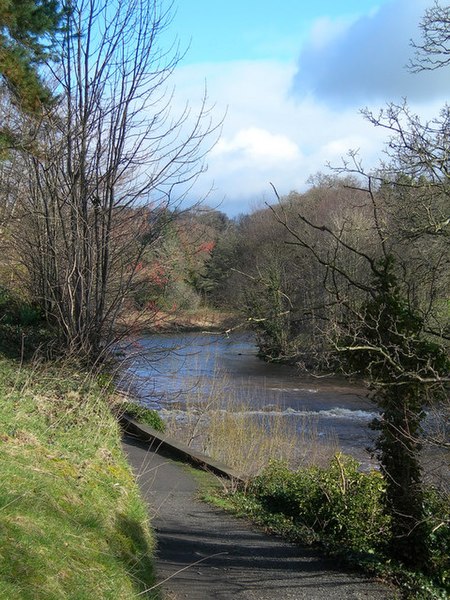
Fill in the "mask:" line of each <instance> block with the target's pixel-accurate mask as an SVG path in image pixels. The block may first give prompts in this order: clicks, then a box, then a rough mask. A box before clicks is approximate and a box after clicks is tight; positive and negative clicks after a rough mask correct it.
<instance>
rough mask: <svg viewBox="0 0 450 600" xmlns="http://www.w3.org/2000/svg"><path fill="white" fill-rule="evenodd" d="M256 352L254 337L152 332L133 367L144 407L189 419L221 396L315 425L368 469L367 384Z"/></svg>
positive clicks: (227, 402) (252, 412)
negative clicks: (311, 372) (304, 370)
mask: <svg viewBox="0 0 450 600" xmlns="http://www.w3.org/2000/svg"><path fill="white" fill-rule="evenodd" d="M256 350H257V349H256V346H255V344H254V341H253V337H252V336H251V334H233V335H230V336H228V337H226V336H223V335H214V334H197V333H189V334H182V335H180V334H176V335H175V334H165V335H149V336H145V337H141V338H139V339H138V340H136V341H135V342H134V344H133V348H132V350H131V351H129V355H130V356H131V360H130V363H129V364H130V366H129V368H128V371H127V372H128V375H131V381H132V386H133V391H134V392H135V393H137V395H138V397H139V399H140V401H141V402H142V404H144V405H146V406H148V407H150V408H154V409H156V410H158V411H159V412H160V414H161V415H162V416H163V418H164V419H169V418H170V417H171V416H172V417H173V416H174V415H175V416H176V418H178V419H180V420H182V419H183V414H184V411H186V409H187V406H188V404H189V405H191V406H192V404H195V405H196V407H197V408H198V407H201V406H202V404H203V405H205V406H206V405H207V404H210V403H211V402H212V400H211V398H212V397H213V396H214V402H216V403H219V404H220V408H222V409H225V410H227V408H228V409H230V410H231V408H230V406H231V404H232V405H233V407H236V406H237V405H238V404H242V403H243V404H245V411H246V413H247V415H248V418H258V415H263V414H264V415H265V417H266V418H267V416H268V415H269V416H271V415H272V416H273V417H278V418H279V417H280V416H282V417H283V418H285V419H288V420H290V422H292V423H295V425H296V428H297V430H298V432H299V435H300V433H301V429H302V428H304V427H305V426H308V424H309V426H314V429H315V431H316V433H317V436H318V437H319V438H323V439H328V440H330V439H333V441H334V442H337V444H338V446H339V448H340V449H341V450H342V451H343V452H345V453H349V454H352V455H353V456H355V457H356V458H357V459H358V460H359V461H360V462H361V463H362V464H363V466H368V465H370V464H373V461H372V460H371V458H370V453H369V452H368V450H367V448H368V447H372V446H373V441H374V435H375V434H374V432H373V431H372V430H371V429H370V428H369V424H370V422H371V421H372V420H373V419H374V418H375V417H376V416H377V414H378V413H377V410H376V407H375V406H374V404H373V403H372V402H371V401H370V400H369V399H368V398H367V397H366V391H365V390H364V389H363V388H362V387H361V386H358V385H356V384H351V383H348V382H347V381H345V380H344V379H339V378H337V377H322V378H317V377H313V376H307V375H300V374H299V373H298V371H297V370H296V369H295V368H293V367H289V366H286V365H276V364H268V363H265V362H264V361H262V360H260V359H259V358H257V356H256ZM241 410H242V408H241Z"/></svg>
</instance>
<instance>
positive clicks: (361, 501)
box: [249, 455, 389, 553]
mask: <svg viewBox="0 0 450 600" xmlns="http://www.w3.org/2000/svg"><path fill="white" fill-rule="evenodd" d="M249 491H250V493H251V494H252V495H254V496H255V497H256V498H257V499H258V500H259V501H260V503H261V505H262V506H263V507H264V509H265V510H267V511H269V512H271V513H275V514H276V513H278V514H282V515H284V516H287V517H289V518H290V519H291V520H292V523H293V525H294V526H295V527H297V528H299V529H303V530H310V531H311V532H314V533H316V534H318V537H319V538H320V539H321V540H322V541H324V542H326V543H328V544H329V545H330V546H342V545H345V547H346V548H347V549H348V550H349V551H352V552H369V553H373V552H374V551H375V550H377V549H379V548H380V547H382V546H383V544H384V542H385V540H386V538H387V537H389V517H387V516H386V515H385V514H384V510H383V504H384V502H383V501H384V494H385V483H384V480H383V477H382V476H381V474H380V473H378V472H377V471H373V472H371V473H362V472H360V471H359V470H358V462H357V461H356V460H354V459H352V458H350V457H347V456H343V455H336V456H335V458H334V459H333V461H332V463H331V464H330V466H329V467H328V468H326V469H324V468H320V467H310V468H308V469H302V470H298V471H295V472H293V471H290V470H289V469H288V468H287V466H286V465H285V464H283V463H279V462H274V463H272V464H271V465H270V466H269V467H268V468H267V469H266V470H265V471H264V472H263V473H262V474H261V475H260V476H259V477H257V478H256V479H255V480H254V482H253V483H252V485H251V487H250V490H249Z"/></svg>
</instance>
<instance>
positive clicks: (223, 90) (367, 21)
mask: <svg viewBox="0 0 450 600" xmlns="http://www.w3.org/2000/svg"><path fill="white" fill-rule="evenodd" d="M425 1H426V0H417V2H418V4H419V8H420V6H421V5H422V3H423V2H425ZM410 4H414V3H411V2H410V0H393V1H392V2H390V3H388V4H387V5H383V7H381V8H380V9H379V11H378V12H377V13H374V14H372V15H370V16H368V17H365V18H364V19H359V20H357V21H354V22H352V23H351V24H350V25H348V24H343V22H341V24H340V26H339V27H337V28H336V27H334V26H333V25H331V24H330V23H327V22H326V21H322V22H321V23H322V24H321V25H320V26H316V29H315V30H314V31H313V32H312V33H311V35H312V36H313V38H314V39H315V44H316V46H315V50H314V52H313V50H312V46H311V44H310V45H309V46H308V48H307V50H305V51H304V52H303V54H302V60H305V57H306V58H308V56H309V57H310V58H311V62H310V63H309V69H310V75H311V72H312V69H313V67H314V65H316V64H318V71H317V73H316V74H315V79H313V80H311V81H312V82H313V83H314V84H315V86H316V88H317V89H316V93H314V92H313V87H314V86H312V84H311V86H310V89H308V90H307V91H306V93H305V91H304V90H303V93H301V94H295V93H293V87H292V86H293V81H294V78H295V85H296V87H295V90H296V91H298V89H299V87H298V86H299V85H300V83H301V81H303V80H301V77H302V76H303V75H304V72H303V75H302V71H298V65H297V64H296V63H295V62H294V61H293V62H292V63H286V62H282V61H268V60H258V61H248V60H247V61H234V62H223V63H204V64H197V65H187V66H184V67H181V68H180V69H179V70H178V71H177V72H176V79H177V81H176V85H177V93H176V95H175V98H174V101H173V108H174V111H175V114H177V109H178V112H179V110H180V109H182V108H183V106H184V104H183V102H184V100H185V99H186V98H187V99H189V101H190V103H191V105H192V107H193V109H194V110H193V112H195V108H196V106H197V107H198V106H199V105H200V100H201V96H202V92H203V89H204V85H205V80H206V81H207V90H208V96H209V98H210V99H211V100H212V101H215V102H216V108H215V114H216V116H217V119H218V120H220V118H221V117H222V115H223V114H224V112H225V111H227V115H226V118H225V121H224V125H223V132H222V137H221V139H220V140H219V142H218V144H217V146H216V147H215V149H214V150H213V151H212V152H211V153H210V155H209V157H208V163H209V169H208V172H207V173H206V174H205V175H204V176H202V177H201V179H200V180H199V182H198V184H197V186H196V188H195V190H194V192H195V197H192V200H197V199H198V198H199V197H201V196H203V195H204V194H205V193H206V192H207V191H208V190H209V189H210V188H211V186H213V188H214V191H213V193H212V194H211V195H210V197H209V199H208V202H209V203H210V204H216V205H217V204H219V203H220V202H221V201H223V202H222V204H221V209H222V210H225V211H226V212H228V213H229V214H236V213H239V212H246V211H248V210H249V208H250V206H251V204H252V203H254V202H255V201H257V200H258V199H261V198H262V197H266V198H269V199H271V198H272V195H271V188H270V185H269V182H273V183H274V185H275V186H276V187H277V190H278V191H279V192H280V193H281V194H284V193H288V192H289V191H291V190H295V189H296V190H300V191H301V190H303V189H305V187H306V181H307V179H308V177H309V176H310V175H311V174H314V173H316V172H317V171H324V172H326V171H327V164H328V163H331V164H333V165H340V164H341V158H342V157H343V156H345V155H346V154H347V153H348V151H349V150H357V149H360V154H361V157H362V159H363V161H364V164H365V166H366V167H367V168H370V167H373V166H375V165H376V164H377V162H378V160H379V159H380V157H381V156H382V154H381V153H382V148H383V145H384V142H385V141H386V139H387V133H386V131H384V130H382V129H381V128H374V127H373V126H372V125H371V124H369V123H368V122H367V121H365V120H364V119H363V117H362V116H361V114H360V113H359V109H360V108H361V107H364V106H369V108H372V109H373V110H374V111H375V112H378V109H379V108H380V107H382V106H383V105H384V104H385V103H386V102H388V101H390V100H396V98H395V97H393V96H392V95H391V92H392V93H393V92H394V91H395V90H397V91H398V90H399V89H400V87H399V86H400V83H401V82H404V81H406V79H407V78H410V79H413V80H414V84H411V86H412V87H411V88H410V89H411V90H413V89H415V87H417V80H416V79H414V78H415V77H416V76H414V75H411V74H409V73H407V72H406V71H405V69H404V64H405V62H406V60H407V54H406V53H405V54H402V55H400V56H399V57H397V55H396V54H395V52H397V50H395V48H396V46H395V44H394V46H393V45H392V43H391V42H390V41H389V40H388V39H387V37H386V36H387V32H388V31H392V32H393V34H394V33H395V32H396V31H397V30H398V34H399V36H400V34H401V35H402V39H403V42H402V43H404V44H405V48H407V51H408V53H409V55H410V52H411V49H410V47H409V45H408V44H409V37H408V36H409V34H408V35H407V36H406V37H405V35H406V33H407V32H408V31H411V29H410V28H409V26H408V27H407V26H406V23H410V24H411V22H412V21H413V20H415V19H416V20H418V19H419V16H420V14H421V11H420V10H416V9H415V12H414V11H412V9H410V8H408V7H410ZM388 8H389V11H390V12H389V11H388ZM400 9H403V10H405V11H406V12H405V14H401V10H400ZM408 11H409V12H408ZM413 12H414V15H416V17H414V19H413V18H412V14H413ZM416 13H417V14H416ZM387 16H390V17H394V16H395V17H396V18H397V19H400V20H401V19H403V25H404V26H403V25H402V23H394V24H391V25H389V27H388V28H386V27H387V25H386V19H387ZM415 22H417V21H415ZM344 25H345V26H344ZM402 32H403V33H402ZM358 36H359V37H358ZM365 36H366V37H367V39H366V37H365ZM358 39H359V42H358ZM337 40H339V43H338V41H337ZM397 42H398V40H397ZM397 42H395V43H397ZM398 43H399V42H398ZM384 46H386V50H383V48H384ZM405 52H406V51H405ZM308 53H310V54H309V55H308ZM311 53H312V54H311ZM333 53H336V56H334V54H333ZM391 53H392V54H391ZM353 55H354V56H353ZM352 56H353V58H352ZM313 58H314V60H312V59H313ZM359 58H362V59H363V64H362V65H361V64H359V63H358V60H359ZM322 59H323V61H324V62H323V64H319V62H320V60H322ZM345 61H347V62H345ZM352 61H353V62H352ZM364 61H365V62H364ZM380 61H381V62H380ZM349 69H350V71H349ZM352 69H353V70H352ZM333 70H335V71H336V73H335V76H334V74H333ZM346 70H347V71H346ZM296 73H297V75H296ZM332 75H333V76H332ZM443 75H445V77H447V74H446V73H445V72H443ZM327 77H329V80H327ZM303 83H304V81H303ZM402 85H403V84H402ZM321 86H322V87H321ZM436 86H437V84H436ZM419 87H420V86H419ZM408 89H409V88H408ZM442 89H443V88H442V86H440V87H439V86H437V87H436V88H433V87H432V88H430V89H429V90H427V89H425V90H419V92H420V93H417V94H415V95H413V96H412V98H411V99H412V101H413V105H412V110H413V111H415V112H417V113H418V114H419V115H423V116H425V117H426V118H430V117H433V116H435V115H437V113H438V110H439V107H440V106H441V105H442V104H443V103H444V101H443V99H442V95H440V94H438V93H437V91H441V92H442ZM374 90H375V91H376V93H375V92H374ZM433 90H436V94H434V93H433Z"/></svg>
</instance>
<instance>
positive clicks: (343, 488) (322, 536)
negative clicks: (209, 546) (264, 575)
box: [205, 454, 450, 600]
mask: <svg viewBox="0 0 450 600" xmlns="http://www.w3.org/2000/svg"><path fill="white" fill-rule="evenodd" d="M386 488H387V486H386V480H385V478H384V477H383V476H382V474H381V473H380V472H379V471H371V472H365V473H363V472H361V471H360V469H359V465H358V462H357V461H355V460H354V459H352V458H350V457H348V456H343V455H340V454H337V455H336V456H335V457H334V458H333V459H332V460H331V461H330V462H329V464H328V465H322V466H311V467H308V468H300V469H298V470H292V469H291V468H289V467H288V466H287V464H286V463H284V462H279V461H278V462H277V461H275V462H272V463H270V464H269V465H268V466H267V467H266V468H265V469H264V470H263V471H262V472H261V474H260V475H258V476H257V477H255V478H254V479H253V480H252V481H251V482H250V484H249V485H248V486H247V488H246V489H245V491H234V492H233V493H224V492H223V491H220V492H218V491H217V490H212V489H208V490H207V491H206V492H205V497H206V499H208V500H209V501H211V502H213V503H214V504H216V505H217V506H220V507H221V508H224V509H225V510H229V511H231V512H233V513H235V514H237V515H239V516H242V517H245V518H248V519H250V520H252V521H253V522H254V523H256V524H258V525H259V526H262V527H263V528H264V529H266V530H268V531H270V532H272V533H275V534H278V535H282V536H283V537H285V538H287V539H290V540H292V541H294V542H298V543H301V544H308V545H313V546H315V547H318V548H320V549H322V550H324V551H325V552H326V553H327V554H330V555H331V556H334V557H335V558H338V559H341V560H342V564H343V565H348V566H349V567H351V568H358V569H361V570H363V571H364V572H366V573H368V574H370V575H374V576H378V577H381V578H384V579H387V580H389V581H392V582H394V583H395V584H396V585H397V586H398V588H397V593H398V594H400V595H401V597H402V598H405V599H408V600H432V599H434V600H439V599H441V600H444V599H445V598H448V594H449V592H450V580H449V576H450V562H449V554H448V546H449V543H450V539H449V537H450V536H449V530H448V527H447V524H448V520H449V518H450V502H449V500H448V497H447V498H446V497H443V496H442V495H440V494H439V493H436V490H434V491H433V490H428V492H427V494H426V495H425V497H424V509H425V514H426V518H425V520H424V523H423V525H424V527H423V528H422V531H423V532H424V544H425V545H426V547H427V549H428V556H429V558H428V560H427V563H426V564H425V563H423V564H422V565H421V568H419V569H418V568H414V569H411V568H408V567H406V566H405V564H404V563H403V562H402V561H401V560H400V559H399V557H398V556H395V555H392V552H391V550H390V544H391V543H392V542H393V541H394V540H395V538H394V532H393V529H392V519H391V517H390V516H389V514H388V513H387V512H386V500H387V497H386Z"/></svg>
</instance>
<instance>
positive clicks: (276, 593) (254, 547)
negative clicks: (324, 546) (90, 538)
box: [123, 435, 396, 600]
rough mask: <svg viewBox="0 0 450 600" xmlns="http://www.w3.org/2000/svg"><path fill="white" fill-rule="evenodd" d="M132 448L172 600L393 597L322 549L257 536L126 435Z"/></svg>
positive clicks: (168, 461)
mask: <svg viewBox="0 0 450 600" xmlns="http://www.w3.org/2000/svg"><path fill="white" fill-rule="evenodd" d="M123 445H124V450H125V452H126V454H127V455H128V459H129V461H130V463H131V465H132V467H133V470H134V472H135V474H136V477H137V481H138V483H139V485H140V487H141V490H142V493H143V495H144V497H145V499H146V500H147V503H148V505H149V514H150V518H151V521H152V525H153V527H154V529H155V531H156V536H157V542H158V553H157V562H156V569H157V574H158V579H159V581H163V580H166V581H165V583H164V584H163V586H162V587H163V590H164V591H165V597H166V598H167V599H170V600H180V599H184V598H189V599H193V600H209V599H217V600H231V599H237V600H241V599H242V600H244V599H245V600H289V599H299V600H300V599H305V600H306V599H308V600H347V599H350V600H352V599H353V600H360V599H365V600H367V599H373V600H388V599H389V600H391V599H393V598H395V597H396V596H395V593H394V592H393V590H392V589H390V588H389V587H387V586H385V585H383V584H381V583H379V582H376V581H373V580H370V579H368V578H365V577H364V576H360V575H354V574H351V573H348V572H345V571H340V570H338V569H337V567H336V563H334V562H333V561H331V560H327V559H324V558H323V557H321V556H320V555H318V554H317V553H316V552H314V551H312V550H310V549H308V548H303V547H301V546H297V545H294V544H290V543H287V542H284V541H281V540H280V539H278V538H276V537H274V536H268V535H265V534H263V533H261V532H258V531H255V530H253V529H252V528H251V526H250V525H249V524H248V523H246V522H245V521H244V520H241V519H237V518H234V517H232V516H230V515H228V514H226V513H224V512H222V511H220V510H218V509H216V508H214V507H211V506H209V505H207V504H205V503H203V502H200V501H198V500H196V497H195V496H196V492H197V482H196V481H195V479H194V478H193V477H192V476H191V475H190V474H189V473H188V472H187V470H186V469H184V468H183V467H182V466H180V465H179V464H177V463H175V462H174V461H172V460H171V459H170V458H169V457H167V456H163V455H160V454H158V452H156V451H155V450H156V449H154V448H151V447H149V445H148V444H145V443H141V442H139V441H137V440H136V439H133V438H131V437H130V436H127V435H125V437H124V441H123Z"/></svg>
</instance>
